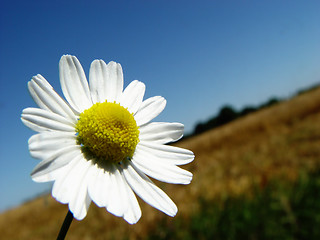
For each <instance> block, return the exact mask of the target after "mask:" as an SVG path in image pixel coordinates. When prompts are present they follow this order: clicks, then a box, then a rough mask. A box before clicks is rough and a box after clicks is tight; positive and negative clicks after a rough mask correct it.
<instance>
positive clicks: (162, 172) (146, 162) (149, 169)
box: [132, 154, 192, 184]
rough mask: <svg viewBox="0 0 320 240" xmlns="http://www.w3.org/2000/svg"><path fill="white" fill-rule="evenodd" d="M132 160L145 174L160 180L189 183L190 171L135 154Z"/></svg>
mask: <svg viewBox="0 0 320 240" xmlns="http://www.w3.org/2000/svg"><path fill="white" fill-rule="evenodd" d="M132 161H133V162H134V163H135V165H136V166H137V167H138V168H139V169H140V170H141V171H143V172H144V173H145V174H147V175H149V176H150V177H152V178H154V179H157V180H160V181H162V182H167V183H175V184H189V183H190V182H191V180H192V173H190V172H188V171H186V170H184V169H181V168H179V167H177V166H175V165H172V164H168V163H166V162H163V161H159V160H158V159H154V158H148V157H146V156H143V155H139V154H135V155H134V156H133V159H132Z"/></svg>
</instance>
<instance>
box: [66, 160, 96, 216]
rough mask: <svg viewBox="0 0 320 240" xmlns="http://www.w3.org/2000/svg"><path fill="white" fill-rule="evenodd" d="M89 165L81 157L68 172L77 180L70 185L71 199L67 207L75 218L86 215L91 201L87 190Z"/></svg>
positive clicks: (89, 163)
mask: <svg viewBox="0 0 320 240" xmlns="http://www.w3.org/2000/svg"><path fill="white" fill-rule="evenodd" d="M90 165H91V162H89V161H87V160H85V159H81V160H80V161H78V165H77V166H75V168H74V169H73V172H72V173H70V176H71V177H74V178H76V179H77V181H76V182H75V184H72V185H71V186H70V191H71V199H70V202H69V209H70V211H71V212H72V213H73V216H74V217H75V218H76V219H77V220H82V219H83V218H84V217H85V216H86V215H87V211H88V208H89V204H90V202H91V200H90V198H89V195H88V190H87V189H88V172H89V171H88V170H89V168H90Z"/></svg>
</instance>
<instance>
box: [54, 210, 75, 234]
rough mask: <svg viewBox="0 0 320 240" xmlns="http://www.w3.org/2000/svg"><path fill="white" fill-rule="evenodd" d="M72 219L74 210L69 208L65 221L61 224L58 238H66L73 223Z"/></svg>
mask: <svg viewBox="0 0 320 240" xmlns="http://www.w3.org/2000/svg"><path fill="white" fill-rule="evenodd" d="M72 220H73V215H72V212H70V210H69V211H68V213H67V215H66V218H65V219H64V221H63V224H62V226H61V229H60V232H59V235H58V237H57V240H64V238H65V237H66V235H67V232H68V230H69V227H70V225H71V222H72Z"/></svg>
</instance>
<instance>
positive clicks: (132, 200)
mask: <svg viewBox="0 0 320 240" xmlns="http://www.w3.org/2000/svg"><path fill="white" fill-rule="evenodd" d="M121 174H122V176H123V178H124V175H123V171H121ZM124 179H125V178H124ZM124 185H125V189H126V192H127V196H128V208H127V211H126V212H125V213H124V216H123V218H124V220H126V221H127V222H128V223H130V224H134V223H137V222H138V221H139V219H140V217H141V209H140V206H139V203H138V201H137V198H136V196H135V195H134V193H133V191H132V189H131V188H130V187H129V185H128V184H127V182H125V184H124Z"/></svg>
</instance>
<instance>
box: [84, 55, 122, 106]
mask: <svg viewBox="0 0 320 240" xmlns="http://www.w3.org/2000/svg"><path fill="white" fill-rule="evenodd" d="M89 81H90V91H91V95H92V100H93V102H94V103H96V102H104V101H106V100H107V101H108V102H114V101H116V102H117V101H118V99H119V97H120V96H121V93H122V89H123V73H122V68H121V65H120V64H119V63H115V62H109V63H108V65H107V64H106V63H105V62H104V61H102V60H94V61H93V62H92V64H91V67H90V73H89Z"/></svg>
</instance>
